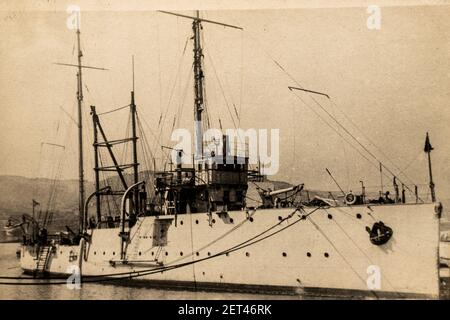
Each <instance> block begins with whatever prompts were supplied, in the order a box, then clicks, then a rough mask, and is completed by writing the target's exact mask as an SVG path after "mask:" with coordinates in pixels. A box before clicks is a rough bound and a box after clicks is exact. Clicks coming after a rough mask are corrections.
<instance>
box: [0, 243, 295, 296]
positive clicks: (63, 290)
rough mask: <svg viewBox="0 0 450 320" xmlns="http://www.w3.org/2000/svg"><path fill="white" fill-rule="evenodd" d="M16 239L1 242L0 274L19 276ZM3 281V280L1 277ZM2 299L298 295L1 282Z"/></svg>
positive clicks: (107, 285)
mask: <svg viewBox="0 0 450 320" xmlns="http://www.w3.org/2000/svg"><path fill="white" fill-rule="evenodd" d="M18 245H19V244H18V243H0V276H20V275H21V274H22V271H21V269H20V268H19V260H18V259H17V258H16V249H17V247H18ZM1 281H6V280H1V279H0V282H1ZM0 299H1V300H5V299H8V300H17V299H33V300H37V299H39V300H55V299H68V300H72V299H73V300H78V299H82V300H107V299H114V300H137V299H152V300H168V299H171V300H186V299H198V300H205V299H213V300H230V299H300V297H299V296H273V295H254V294H253V295H252V294H235V293H215V292H193V291H173V290H158V289H150V288H136V287H126V286H118V285H110V284H96V283H86V284H83V285H82V288H81V289H80V290H76V289H75V290H70V289H68V288H67V287H66V286H65V285H26V286H19V285H0Z"/></svg>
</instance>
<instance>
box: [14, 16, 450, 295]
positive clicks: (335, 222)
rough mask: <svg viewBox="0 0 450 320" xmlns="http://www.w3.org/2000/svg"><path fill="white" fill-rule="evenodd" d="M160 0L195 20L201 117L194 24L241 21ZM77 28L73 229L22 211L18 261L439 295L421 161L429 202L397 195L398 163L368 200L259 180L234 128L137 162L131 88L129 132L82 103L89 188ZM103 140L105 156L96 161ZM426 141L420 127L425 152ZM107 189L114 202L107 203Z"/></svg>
mask: <svg viewBox="0 0 450 320" xmlns="http://www.w3.org/2000/svg"><path fill="white" fill-rule="evenodd" d="M166 13H168V14H172V15H176V16H180V17H183V18H186V19H191V20H192V31H193V34H192V38H191V40H192V43H193V52H194V57H193V58H194V59H193V74H194V96H195V100H194V103H193V107H194V110H193V111H194V112H193V113H194V119H193V120H194V121H195V123H202V121H203V120H204V119H203V118H202V117H203V115H204V114H203V113H204V109H205V99H204V91H205V86H204V81H205V74H204V69H203V68H204V61H203V52H202V49H203V48H202V41H201V32H202V25H203V24H218V25H221V26H224V27H230V28H238V27H236V26H232V25H228V24H223V23H221V22H216V21H211V20H206V19H203V18H201V17H200V15H199V13H198V12H197V13H196V14H195V15H193V16H190V15H184V14H183V15H182V14H178V13H170V12H166ZM76 32H77V42H78V50H77V52H78V63H77V64H76V65H70V64H68V65H69V66H73V67H75V68H76V70H77V102H78V143H79V230H71V229H70V228H67V230H66V231H65V232H59V233H56V234H49V233H48V231H47V225H46V223H43V222H42V221H35V220H34V218H33V219H31V220H30V221H28V220H27V223H28V224H29V225H30V228H32V229H33V232H28V233H25V234H24V240H23V244H22V245H21V250H20V265H21V268H22V269H23V271H24V272H25V273H28V274H32V275H34V277H36V278H40V277H44V278H48V279H49V280H48V281H58V280H57V279H64V278H67V277H69V278H71V279H73V275H74V270H75V274H76V275H78V276H79V279H80V281H81V282H82V283H83V282H89V281H117V282H120V281H124V282H126V283H127V284H131V283H132V284H133V285H145V286H155V287H167V288H182V289H188V290H190V289H192V290H218V291H239V292H243V291H245V292H259V293H267V292H274V293H282V294H286V293H290V294H299V295H319V296H327V295H332V296H335V295H336V296H345V297H376V298H379V297H393V298H416V297H418V298H438V297H439V221H440V215H441V212H442V205H441V204H440V203H439V202H437V201H436V197H435V193H434V184H433V182H432V177H431V161H430V162H429V165H430V166H429V170H430V178H431V180H430V189H431V195H432V197H431V201H426V200H422V199H421V198H420V197H419V195H418V192H417V189H416V190H415V197H414V198H413V200H412V201H408V199H407V197H406V196H405V188H407V187H406V186H405V185H403V184H402V189H401V190H399V185H398V183H397V181H399V180H398V177H395V176H394V177H393V183H394V189H395V198H393V199H391V198H389V193H387V192H386V193H385V194H381V193H380V195H379V196H378V195H377V196H375V197H374V198H373V199H371V198H370V195H369V194H366V192H365V189H364V187H363V188H362V190H361V193H354V192H344V191H342V194H343V195H342V196H341V197H340V198H337V197H333V196H332V195H331V196H329V197H323V196H315V197H313V199H311V198H310V197H309V195H308V197H307V198H305V193H306V188H305V186H304V185H303V184H302V183H298V184H297V185H291V186H289V187H283V188H279V189H275V190H272V189H269V188H267V187H265V186H266V185H267V182H264V180H265V175H264V174H263V173H262V172H261V168H260V167H258V168H257V169H251V163H250V162H249V156H248V152H247V151H245V152H244V153H242V152H241V153H236V152H234V150H230V149H231V148H230V144H231V142H230V139H231V138H230V137H229V136H227V135H225V134H223V135H222V137H221V141H218V144H216V146H217V145H220V146H221V147H220V148H216V149H215V150H213V151H211V150H210V149H208V148H207V147H206V145H205V143H206V142H205V141H203V140H202V139H203V138H202V137H203V132H202V129H203V128H202V125H200V126H197V127H196V139H200V140H199V141H200V142H199V146H200V151H201V152H200V156H196V157H194V159H193V162H192V164H191V165H186V164H185V163H183V161H181V159H182V158H183V156H184V155H183V153H184V151H183V150H180V149H176V148H171V149H172V150H171V153H172V154H173V155H174V156H175V159H176V160H178V161H175V162H174V166H171V168H170V169H167V168H165V169H164V170H161V171H157V170H152V171H144V170H143V169H142V164H141V163H140V161H141V160H142V159H141V158H140V156H141V155H140V154H139V148H138V142H139V141H140V142H142V140H143V139H144V137H143V136H142V135H141V136H138V131H139V128H140V125H139V121H140V120H139V116H138V112H137V110H138V108H137V106H136V103H135V95H134V88H133V91H132V92H131V102H130V104H129V105H128V106H127V108H129V116H130V121H131V123H130V124H131V135H130V137H127V138H124V139H118V140H108V139H107V134H108V133H107V132H106V130H104V127H103V126H102V121H101V115H100V114H98V113H97V111H96V108H95V106H91V116H92V128H93V152H94V161H95V168H94V175H95V191H94V192H93V193H92V194H90V195H86V192H85V181H84V164H83V157H84V156H83V151H84V146H83V126H82V123H83V121H82V108H83V107H84V105H83V83H82V71H83V70H84V69H85V68H95V67H89V66H85V65H83V63H82V56H83V53H82V52H81V49H80V29H79V28H78V29H77V31H76ZM290 89H291V90H297V89H298V90H304V91H307V94H320V93H319V92H315V91H312V90H306V89H304V88H297V87H290ZM203 122H204V121H203ZM215 142H217V141H215ZM121 144H129V145H131V150H132V159H131V161H130V162H129V163H120V162H119V157H118V156H117V154H116V153H115V152H114V149H113V146H117V145H121ZM197 147H198V145H197ZM101 150H104V151H105V153H106V154H107V155H108V157H109V161H110V162H111V163H112V164H111V165H104V161H103V160H102V159H101V155H102V154H104V153H101ZM431 150H432V147H431V144H430V141H429V138H428V136H427V140H426V145H425V152H427V153H428V156H430V152H431ZM144 162H145V161H144ZM153 169H155V168H153ZM380 169H382V165H381V163H380ZM126 170H130V171H131V173H129V174H126V173H125V171H126ZM102 172H114V173H117V177H118V178H117V179H118V181H119V188H113V186H112V185H108V180H104V179H103V180H102V179H101V174H102ZM145 172H146V174H144V173H145ZM149 172H150V173H149ZM329 174H330V175H331V172H329ZM265 183H266V184H265ZM250 186H257V188H256V193H255V194H256V195H257V196H259V197H260V200H259V202H258V203H259V204H258V205H254V206H251V205H250V204H249V203H250V201H249V199H248V198H249V193H250ZM409 191H411V192H412V194H414V191H412V190H409ZM108 198H109V199H116V200H117V199H118V202H119V203H120V204H119V205H117V206H116V207H114V208H113V209H111V208H110V206H107V205H106V201H107V200H106V199H108ZM299 199H300V200H299ZM90 209H91V210H90ZM94 209H95V210H94ZM43 220H44V221H45V220H46V219H43ZM24 223H25V222H24Z"/></svg>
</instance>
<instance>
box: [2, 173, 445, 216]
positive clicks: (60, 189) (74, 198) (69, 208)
mask: <svg viewBox="0 0 450 320" xmlns="http://www.w3.org/2000/svg"><path fill="white" fill-rule="evenodd" d="M148 174H149V172H145V173H140V176H141V177H140V178H141V179H145V178H146V177H148ZM125 179H126V180H127V181H128V182H130V181H131V176H130V175H126V176H125ZM117 183H118V179H117V178H113V179H111V181H110V182H109V184H110V185H113V186H117ZM256 185H258V186H260V187H261V188H263V189H266V190H267V189H268V188H270V189H272V190H277V189H283V188H287V187H290V186H292V185H291V184H289V183H287V182H283V181H271V180H267V181H265V182H256V183H252V182H249V190H248V193H247V194H248V197H249V199H248V201H247V202H248V205H249V206H257V205H258V203H257V202H258V201H259V200H260V199H259V196H258V193H257V192H256ZM53 186H56V188H55V190H56V191H55V193H56V194H55V206H54V209H55V211H56V213H55V218H56V219H57V220H59V219H66V220H70V221H72V220H74V219H77V214H78V181H77V180H58V181H52V180H49V179H43V178H25V177H20V176H0V220H5V219H7V218H8V217H10V216H20V215H22V214H24V213H28V214H30V213H31V210H32V204H31V203H32V202H31V201H32V199H35V200H36V201H38V202H40V203H41V208H42V210H46V209H47V204H48V201H49V196H50V190H51V189H52V187H53ZM149 187H151V186H150V185H149ZM149 189H151V188H149ZM93 191H94V185H93V183H92V182H87V183H86V195H89V194H90V193H92V192H93ZM148 191H149V193H151V192H152V191H151V190H148ZM309 195H310V198H311V199H312V198H313V197H314V195H318V196H320V197H329V193H328V192H324V191H318V190H309ZM333 195H334V196H337V195H339V193H338V192H333ZM305 197H306V192H302V194H301V198H302V200H306V198H305ZM250 198H251V199H250ZM443 205H444V212H445V214H444V219H448V218H449V217H450V215H449V214H448V212H449V209H450V207H449V206H450V201H448V200H444V201H443Z"/></svg>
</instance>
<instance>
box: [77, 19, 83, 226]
mask: <svg viewBox="0 0 450 320" xmlns="http://www.w3.org/2000/svg"><path fill="white" fill-rule="evenodd" d="M79 19H80V17H79V16H78V15H77V49H78V73H77V80H78V91H77V100H78V164H79V167H78V174H79V178H78V180H79V201H78V210H79V219H80V225H79V227H80V232H82V231H83V222H84V164H83V112H82V107H83V77H82V72H81V69H82V64H81V57H82V56H83V53H82V52H81V45H80V20H79Z"/></svg>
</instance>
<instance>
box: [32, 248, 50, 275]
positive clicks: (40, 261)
mask: <svg viewBox="0 0 450 320" xmlns="http://www.w3.org/2000/svg"><path fill="white" fill-rule="evenodd" d="M51 253H52V246H41V247H40V248H39V253H38V256H37V258H36V268H35V269H34V272H33V274H34V276H37V275H44V274H45V273H46V272H47V268H48V262H49V260H50V256H51Z"/></svg>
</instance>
